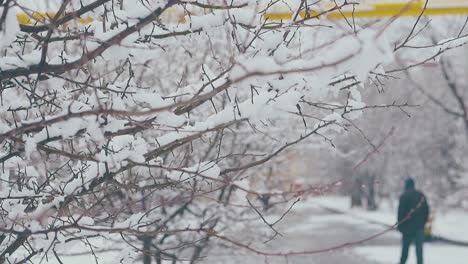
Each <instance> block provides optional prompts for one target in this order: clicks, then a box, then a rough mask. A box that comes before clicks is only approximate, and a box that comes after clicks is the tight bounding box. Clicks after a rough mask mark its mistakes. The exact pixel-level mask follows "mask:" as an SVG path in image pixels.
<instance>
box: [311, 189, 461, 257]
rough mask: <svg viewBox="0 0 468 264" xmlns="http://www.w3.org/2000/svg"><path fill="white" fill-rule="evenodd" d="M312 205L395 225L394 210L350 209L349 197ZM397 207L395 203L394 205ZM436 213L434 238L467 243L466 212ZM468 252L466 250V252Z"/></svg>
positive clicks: (325, 199) (385, 207)
mask: <svg viewBox="0 0 468 264" xmlns="http://www.w3.org/2000/svg"><path fill="white" fill-rule="evenodd" d="M310 201H311V202H313V203H316V204H319V205H322V206H324V207H327V208H331V209H335V210H337V211H341V212H344V213H347V214H350V215H353V216H355V217H357V218H362V219H368V220H371V221H374V222H378V223H382V224H386V225H393V224H395V223H396V210H397V209H396V208H392V207H390V206H388V205H387V204H383V206H381V207H380V208H379V209H378V210H377V211H366V210H365V209H362V208H350V200H349V197H342V196H321V197H315V198H313V199H311V200H310ZM394 204H395V206H397V205H398V204H397V202H395V203H394ZM434 211H435V212H436V214H435V217H434V222H433V225H432V230H433V231H432V232H433V234H434V235H436V236H441V237H444V238H447V239H451V240H456V241H464V242H468V212H467V211H463V210H456V209H452V210H448V211H446V212H444V213H442V212H438V210H437V209H434ZM467 251H468V250H467Z"/></svg>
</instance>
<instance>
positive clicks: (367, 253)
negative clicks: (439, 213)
mask: <svg viewBox="0 0 468 264" xmlns="http://www.w3.org/2000/svg"><path fill="white" fill-rule="evenodd" d="M354 252H356V253H358V254H360V255H361V256H363V257H364V258H365V259H368V260H371V261H375V262H378V263H381V264H395V263H398V261H399V256H400V247H399V246H365V247H358V248H355V249H354ZM467 260H468V250H467V248H464V247H457V246H447V245H437V244H436V245H433V244H427V243H426V245H425V246H424V263H426V264H443V263H447V264H466V263H467ZM407 263H408V264H412V263H416V254H415V250H414V247H411V248H410V255H409V258H408V261H407Z"/></svg>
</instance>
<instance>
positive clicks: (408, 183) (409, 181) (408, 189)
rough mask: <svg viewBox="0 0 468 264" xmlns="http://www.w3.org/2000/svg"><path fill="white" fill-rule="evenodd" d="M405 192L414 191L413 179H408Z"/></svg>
mask: <svg viewBox="0 0 468 264" xmlns="http://www.w3.org/2000/svg"><path fill="white" fill-rule="evenodd" d="M405 190H406V191H410V190H414V180H413V178H411V177H408V178H406V180H405Z"/></svg>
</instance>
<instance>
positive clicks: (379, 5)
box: [17, 0, 468, 25]
mask: <svg viewBox="0 0 468 264" xmlns="http://www.w3.org/2000/svg"><path fill="white" fill-rule="evenodd" d="M424 5H425V1H421V0H419V1H408V2H375V3H362V4H356V5H354V6H352V5H346V6H344V7H343V8H340V9H338V8H337V6H336V5H322V6H319V5H317V9H316V10H310V11H308V14H307V13H306V12H305V11H302V12H300V13H299V15H300V17H301V18H306V17H318V18H320V19H343V18H365V17H368V18H371V17H375V18H379V17H394V16H395V17H396V16H419V15H420V14H421V13H422V12H423V10H424V15H426V16H433V15H461V14H468V0H451V1H450V0H447V1H445V0H444V1H442V0H432V1H431V0H430V1H429V2H428V4H427V6H426V8H424ZM329 10H331V11H329ZM164 13H165V14H166V17H167V21H169V22H179V23H185V22H186V18H185V14H184V13H183V12H180V10H176V9H168V10H167V11H166V12H164ZM191 15H196V14H191ZM293 15H294V14H293V13H292V12H291V11H290V10H289V9H287V8H286V7H284V6H283V7H273V8H272V9H271V11H268V12H267V13H265V14H264V18H265V19H268V20H289V19H291V18H292V17H293ZM54 16H55V13H53V12H48V13H32V14H24V13H20V14H17V18H18V22H19V23H20V24H23V25H36V24H44V23H46V21H50V20H51V18H53V17H54ZM77 21H78V23H80V24H89V23H91V22H92V21H93V19H92V18H91V17H85V18H77Z"/></svg>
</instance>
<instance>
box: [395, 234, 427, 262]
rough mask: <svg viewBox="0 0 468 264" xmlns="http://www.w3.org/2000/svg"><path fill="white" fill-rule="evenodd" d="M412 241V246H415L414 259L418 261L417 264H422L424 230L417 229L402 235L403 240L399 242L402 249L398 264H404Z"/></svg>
mask: <svg viewBox="0 0 468 264" xmlns="http://www.w3.org/2000/svg"><path fill="white" fill-rule="evenodd" d="M413 241H414V245H415V246H416V258H417V260H418V264H423V243H424V228H421V229H418V230H416V231H413V232H411V233H403V238H402V240H401V243H402V247H401V259H400V264H405V263H406V259H407V258H408V251H409V247H410V245H411V242H413Z"/></svg>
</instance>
